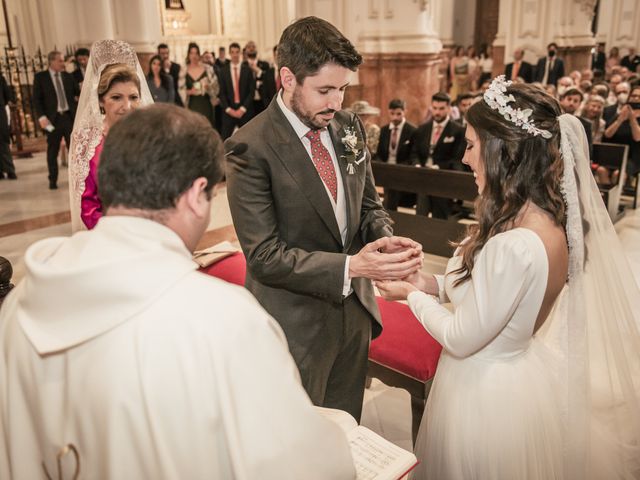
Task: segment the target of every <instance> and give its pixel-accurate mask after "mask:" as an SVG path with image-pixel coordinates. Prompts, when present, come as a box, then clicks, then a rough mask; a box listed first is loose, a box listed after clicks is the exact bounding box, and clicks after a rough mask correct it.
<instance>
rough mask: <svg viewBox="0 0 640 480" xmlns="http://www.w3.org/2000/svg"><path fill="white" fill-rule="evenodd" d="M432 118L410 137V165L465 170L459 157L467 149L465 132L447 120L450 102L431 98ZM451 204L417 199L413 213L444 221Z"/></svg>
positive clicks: (446, 98) (441, 96) (442, 97)
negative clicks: (429, 215) (411, 139)
mask: <svg viewBox="0 0 640 480" xmlns="http://www.w3.org/2000/svg"><path fill="white" fill-rule="evenodd" d="M431 112H432V118H431V120H429V121H428V122H427V123H424V124H422V125H420V126H419V127H418V128H417V130H416V131H415V132H414V134H413V146H412V148H411V163H412V164H413V165H415V166H417V167H428V168H441V169H444V170H464V165H463V164H462V157H463V156H464V150H465V146H466V140H465V139H464V132H465V128H464V127H463V126H462V125H460V124H459V123H457V122H455V121H453V120H451V119H450V117H449V113H450V112H451V99H450V98H449V95H447V94H446V93H443V92H438V93H436V94H434V95H433V97H431ZM451 204H452V201H451V200H450V199H446V198H439V197H432V196H427V195H418V202H417V208H416V213H417V214H418V215H428V214H429V212H431V213H432V216H433V217H434V218H442V219H446V218H447V217H448V216H449V213H450V212H451Z"/></svg>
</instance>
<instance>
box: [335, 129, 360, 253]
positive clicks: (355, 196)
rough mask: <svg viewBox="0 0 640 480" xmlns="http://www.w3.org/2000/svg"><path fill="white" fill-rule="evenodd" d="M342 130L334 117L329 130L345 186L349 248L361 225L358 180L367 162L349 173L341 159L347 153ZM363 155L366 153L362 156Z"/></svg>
mask: <svg viewBox="0 0 640 480" xmlns="http://www.w3.org/2000/svg"><path fill="white" fill-rule="evenodd" d="M342 128H343V125H341V124H340V122H338V120H336V118H335V117H334V118H333V120H331V122H330V123H329V128H328V130H329V135H330V136H331V141H332V142H333V150H334V151H335V152H336V159H337V160H338V166H339V170H340V175H342V185H343V186H344V199H345V204H346V206H347V238H346V242H345V245H344V247H345V248H348V247H349V243H350V241H351V238H353V234H354V231H353V229H354V228H355V226H357V225H359V224H360V218H359V215H360V208H359V205H360V204H361V203H362V188H359V187H360V185H359V182H358V179H359V178H360V176H362V175H363V172H364V171H365V166H366V165H365V164H366V162H367V161H366V160H365V161H364V162H362V163H360V165H357V166H356V167H355V169H356V172H355V173H354V174H349V173H347V162H346V160H344V159H342V158H341V157H342V155H343V154H344V153H345V150H344V145H343V143H342V138H341V137H342V135H343V133H344V132H343V131H342ZM365 151H366V150H365ZM363 154H364V152H363V153H362V154H361V155H360V156H362V155H363ZM356 160H360V158H357V159H356Z"/></svg>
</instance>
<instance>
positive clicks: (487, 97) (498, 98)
mask: <svg viewBox="0 0 640 480" xmlns="http://www.w3.org/2000/svg"><path fill="white" fill-rule="evenodd" d="M509 85H511V80H509V81H505V76H504V75H498V76H497V77H496V78H494V79H493V81H492V82H491V85H490V86H489V88H488V89H487V91H486V92H484V101H485V102H487V105H489V106H490V107H491V109H493V110H498V113H500V115H502V116H503V117H504V118H505V120H508V121H510V122H511V123H513V124H514V125H516V126H517V127H521V128H522V129H523V130H526V131H527V133H530V134H531V135H533V136H534V137H537V136H538V135H542V137H543V138H551V132H550V131H549V130H542V129H540V128H538V127H536V126H535V124H534V122H533V120H529V117H530V116H531V114H532V113H533V110H531V109H530V108H527V109H524V110H522V109H521V108H513V107H512V106H511V105H508V103H509V102H515V101H516V99H515V97H514V96H513V95H512V94H509V95H507V94H506V91H507V87H508V86H509Z"/></svg>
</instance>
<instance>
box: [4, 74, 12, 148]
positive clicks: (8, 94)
mask: <svg viewBox="0 0 640 480" xmlns="http://www.w3.org/2000/svg"><path fill="white" fill-rule="evenodd" d="M14 101H15V95H14V94H13V90H12V88H11V87H10V86H9V85H8V84H7V81H6V80H5V79H4V76H3V75H2V74H0V143H2V144H8V143H9V141H10V139H11V131H10V129H9V121H8V117H7V109H6V108H5V107H6V106H7V104H8V103H9V102H14Z"/></svg>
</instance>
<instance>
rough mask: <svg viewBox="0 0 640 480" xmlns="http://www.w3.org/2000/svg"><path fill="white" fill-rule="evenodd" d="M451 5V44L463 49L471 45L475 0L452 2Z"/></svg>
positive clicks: (473, 29)
mask: <svg viewBox="0 0 640 480" xmlns="http://www.w3.org/2000/svg"><path fill="white" fill-rule="evenodd" d="M453 4H454V7H453V43H454V44H456V45H462V46H464V47H468V46H469V45H473V34H474V32H475V28H476V0H454V1H453Z"/></svg>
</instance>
